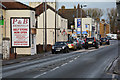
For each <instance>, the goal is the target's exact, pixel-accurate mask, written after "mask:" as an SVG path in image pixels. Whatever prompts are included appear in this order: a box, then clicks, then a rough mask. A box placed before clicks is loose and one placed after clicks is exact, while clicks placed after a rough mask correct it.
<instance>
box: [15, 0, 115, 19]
mask: <svg viewBox="0 0 120 80" xmlns="http://www.w3.org/2000/svg"><path fill="white" fill-rule="evenodd" d="M17 1H20V2H23V3H25V4H27V5H28V3H29V2H43V1H45V0H17ZM46 1H48V2H49V1H50V2H54V1H57V8H58V9H60V8H61V6H62V5H64V6H65V8H74V6H76V7H77V5H78V4H80V5H81V4H82V5H83V4H87V7H86V8H100V9H103V10H104V11H105V12H104V13H105V14H104V16H103V17H102V18H107V16H106V9H107V8H116V0H79V2H78V0H46ZM84 9H85V8H84Z"/></svg>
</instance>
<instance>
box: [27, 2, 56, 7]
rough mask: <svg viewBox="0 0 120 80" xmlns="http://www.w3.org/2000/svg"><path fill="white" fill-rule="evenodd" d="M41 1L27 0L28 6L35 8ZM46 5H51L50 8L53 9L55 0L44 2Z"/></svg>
mask: <svg viewBox="0 0 120 80" xmlns="http://www.w3.org/2000/svg"><path fill="white" fill-rule="evenodd" d="M42 3H43V2H29V6H30V7H32V8H35V7H37V6H39V5H40V4H42ZM46 3H47V5H49V6H51V7H52V8H54V9H55V7H56V2H46Z"/></svg>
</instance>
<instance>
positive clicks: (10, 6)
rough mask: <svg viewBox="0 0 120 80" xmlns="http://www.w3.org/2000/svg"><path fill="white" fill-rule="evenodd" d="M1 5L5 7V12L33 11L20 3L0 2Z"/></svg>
mask: <svg viewBox="0 0 120 80" xmlns="http://www.w3.org/2000/svg"><path fill="white" fill-rule="evenodd" d="M2 5H3V6H5V7H6V8H5V9H6V10H35V9H34V8H32V7H29V6H27V5H25V4H23V3H21V2H17V1H12V2H2Z"/></svg>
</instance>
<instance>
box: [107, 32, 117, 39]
mask: <svg viewBox="0 0 120 80" xmlns="http://www.w3.org/2000/svg"><path fill="white" fill-rule="evenodd" d="M106 35H107V36H109V37H111V39H114V40H117V34H110V33H109V34H106Z"/></svg>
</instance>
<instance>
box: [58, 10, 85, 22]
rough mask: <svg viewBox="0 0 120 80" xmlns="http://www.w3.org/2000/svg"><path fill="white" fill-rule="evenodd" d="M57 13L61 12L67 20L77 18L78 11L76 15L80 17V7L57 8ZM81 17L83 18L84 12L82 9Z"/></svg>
mask: <svg viewBox="0 0 120 80" xmlns="http://www.w3.org/2000/svg"><path fill="white" fill-rule="evenodd" d="M58 12H59V14H62V16H63V17H65V18H66V19H68V20H70V21H71V20H73V18H77V12H78V17H79V18H80V17H81V8H79V9H78V11H77V9H59V10H58ZM82 17H83V18H85V17H86V14H85V12H84V10H82Z"/></svg>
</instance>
